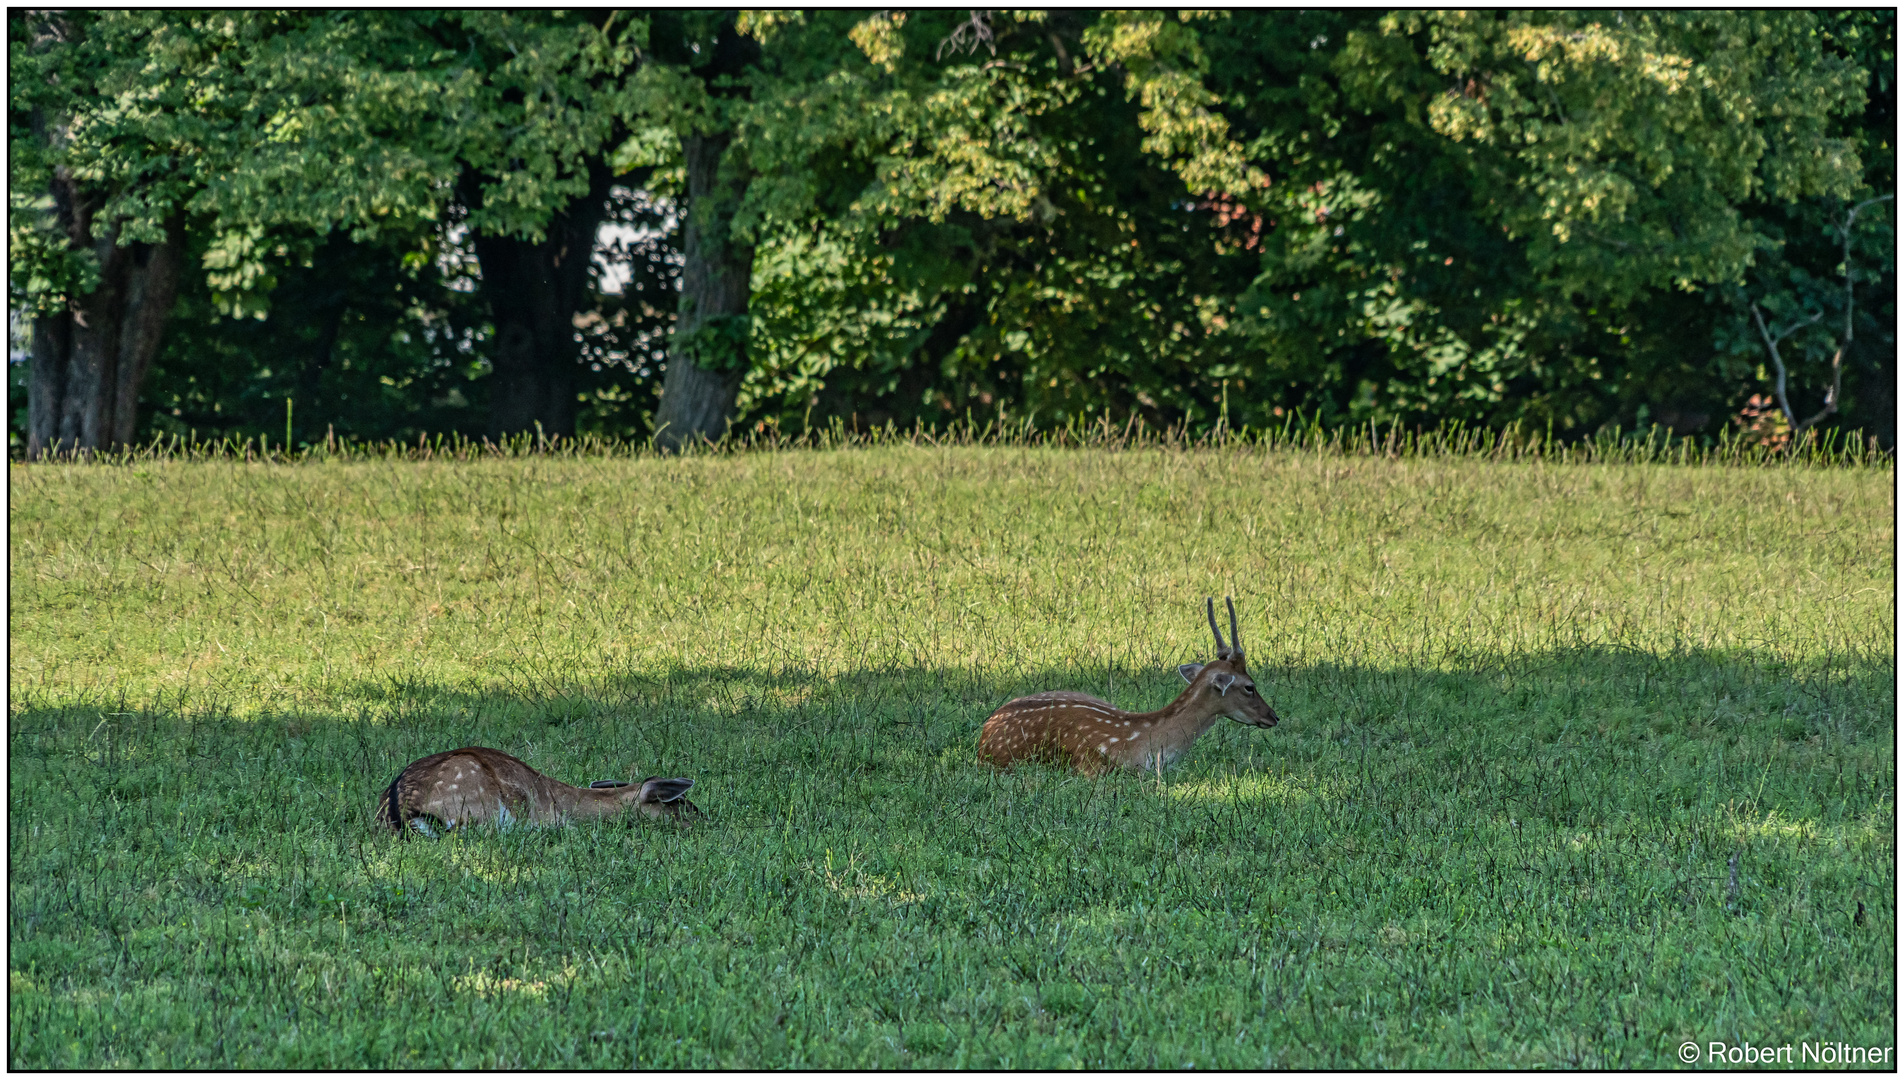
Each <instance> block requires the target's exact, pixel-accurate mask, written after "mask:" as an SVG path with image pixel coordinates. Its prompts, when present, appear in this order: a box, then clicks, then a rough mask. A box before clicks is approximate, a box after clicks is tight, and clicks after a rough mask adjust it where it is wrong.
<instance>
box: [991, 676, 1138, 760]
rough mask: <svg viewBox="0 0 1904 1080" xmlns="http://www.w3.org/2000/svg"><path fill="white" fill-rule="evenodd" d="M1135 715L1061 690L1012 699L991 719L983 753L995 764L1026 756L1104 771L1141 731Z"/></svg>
mask: <svg viewBox="0 0 1904 1080" xmlns="http://www.w3.org/2000/svg"><path fill="white" fill-rule="evenodd" d="M1136 723H1137V721H1135V720H1134V714H1132V713H1128V712H1125V711H1124V710H1122V709H1120V708H1118V707H1117V706H1115V705H1112V704H1111V703H1110V702H1108V701H1105V700H1104V699H1102V698H1095V697H1092V696H1091V695H1089V694H1079V693H1073V692H1071V691H1066V690H1056V691H1051V692H1048V693H1043V694H1032V695H1030V696H1029V697H1021V698H1017V699H1015V700H1012V701H1008V702H1006V703H1005V704H1003V705H1000V706H999V707H998V710H997V711H996V712H994V713H992V715H991V717H990V718H989V719H987V720H986V721H985V727H984V729H983V730H982V731H981V732H980V733H979V739H978V755H979V757H980V758H981V759H982V760H985V761H990V762H991V763H992V764H994V765H1000V766H1004V765H1010V764H1012V763H1013V762H1015V761H1018V760H1020V759H1024V758H1032V759H1042V760H1047V761H1068V762H1070V763H1072V764H1073V765H1075V766H1076V767H1077V768H1079V769H1080V770H1082V771H1084V772H1087V773H1096V772H1100V771H1102V770H1103V769H1104V768H1105V767H1106V766H1108V765H1109V764H1110V763H1111V761H1110V757H1109V756H1107V755H1111V754H1112V753H1113V752H1114V750H1115V748H1116V747H1117V745H1118V744H1119V743H1121V742H1124V741H1126V740H1127V739H1129V738H1130V737H1131V735H1132V734H1133V733H1134V732H1135V731H1136V730H1137V728H1136V727H1135V726H1134V725H1135V724H1136Z"/></svg>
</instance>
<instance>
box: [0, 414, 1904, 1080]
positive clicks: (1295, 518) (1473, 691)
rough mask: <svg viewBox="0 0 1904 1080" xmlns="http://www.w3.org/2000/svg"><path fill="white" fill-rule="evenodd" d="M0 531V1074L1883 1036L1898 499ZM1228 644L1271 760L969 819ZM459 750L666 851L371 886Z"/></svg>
mask: <svg viewBox="0 0 1904 1080" xmlns="http://www.w3.org/2000/svg"><path fill="white" fill-rule="evenodd" d="M9 480H10V485H9V495H8V511H9V523H10V533H11V548H10V559H9V565H8V576H9V580H10V583H11V593H10V599H9V605H8V616H9V620H8V621H9V625H10V629H11V638H10V642H9V651H8V669H7V674H8V682H9V687H10V697H9V707H8V717H7V720H8V723H7V749H8V766H7V779H8V784H7V809H8V818H7V840H8V870H9V874H8V887H7V888H8V892H7V899H8V911H7V945H8V969H9V970H8V980H9V981H8V995H7V1015H8V1020H9V1025H8V1046H7V1050H8V1062H9V1064H10V1065H12V1066H14V1067H19V1068H29V1069H45V1068H61V1069H72V1068H80V1069H93V1068H135V1067H136V1068H203V1067H239V1068H299V1069H316V1068H326V1069H328V1068H391V1067H435V1068H460V1067H475V1066H487V1067H497V1066H501V1067H563V1068H594V1067H617V1068H626V1067H630V1066H639V1067H643V1068H647V1067H656V1068H698V1067H807V1068H842V1067H843V1068H890V1067H915V1066H916V1067H987V1068H1025V1067H1030V1068H1042V1067H1068V1066H1076V1067H1112V1068H1128V1067H1138V1068H1179V1067H1183V1066H1188V1065H1193V1066H1195V1067H1197V1068H1262V1067H1271V1068H1322V1069H1339V1068H1417V1069H1420V1068H1450V1067H1458V1068H1526V1067H1610V1068H1641V1069H1652V1068H1677V1067H1679V1059H1678V1057H1677V1055H1676V1051H1677V1048H1678V1047H1679V1045H1680V1044H1681V1043H1682V1042H1684V1041H1686V1040H1696V1041H1697V1042H1699V1043H1700V1044H1701V1045H1702V1046H1703V1045H1705V1044H1706V1043H1707V1042H1709V1041H1723V1042H1726V1043H1728V1044H1742V1043H1752V1044H1755V1045H1766V1044H1773V1045H1776V1044H1781V1043H1792V1044H1798V1043H1800V1042H1801V1041H1812V1042H1840V1041H1841V1042H1844V1043H1864V1044H1873V1043H1875V1044H1881V1045H1886V1046H1888V1045H1890V1044H1891V1042H1892V1040H1893V1038H1894V1031H1895V1025H1896V1016H1897V1002H1896V997H1895V986H1896V966H1897V953H1896V941H1897V930H1896V913H1897V897H1896V892H1895V881H1896V845H1897V832H1896V821H1897V818H1896V805H1897V804H1896V792H1897V762H1896V723H1895V719H1896V717H1895V713H1896V696H1895V682H1894V680H1895V674H1896V651H1895V637H1896V607H1895V603H1896V590H1895V576H1894V575H1895V566H1894V563H1893V550H1894V520H1895V518H1894V515H1895V511H1896V507H1895V502H1894V484H1895V472H1894V469H1893V467H1892V465H1891V464H1890V463H1889V462H1883V461H1880V462H1878V463H1876V464H1870V463H1867V464H1863V465H1852V466H1845V467H1807V466H1803V465H1765V466H1756V467H1736V466H1720V465H1710V464H1708V465H1679V464H1662V463H1641V462H1638V461H1628V462H1626V463H1619V462H1611V461H1603V462H1600V463H1584V464H1582V463H1572V464H1565V463H1559V462H1555V461H1544V460H1518V461H1512V460H1492V459H1490V458H1488V457H1486V456H1484V455H1473V454H1469V455H1459V454H1457V455H1435V454H1416V455H1412V456H1402V457H1398V458H1390V457H1383V456H1377V455H1369V454H1359V455H1358V454H1349V453H1342V452H1328V451H1322V450H1316V451H1313V452H1306V451H1299V450H1291V449H1281V450H1276V449H1260V448H1259V449H1254V450H1252V449H1250V448H1247V447H1244V448H1231V449H1228V450H1220V451H1219V450H1207V449H1206V450H1194V449H1184V448H1181V447H1179V448H1170V447H1163V446H1159V447H1152V448H1149V449H1125V450H1121V451H1119V450H1107V449H1078V448H1072V449H1064V448H1059V447H1053V446H1046V447H1036V446H1011V445H992V446H982V445H981V446H935V445H931V444H929V443H923V442H914V443H905V442H901V443H898V444H892V445H884V446H872V447H859V448H850V449H834V450H816V449H802V450H786V451H776V450H770V449H763V450H757V451H754V452H749V453H738V454H702V455H690V456H686V457H680V458H661V457H655V456H652V455H639V456H625V455H624V456H601V455H597V456H587V455H583V456H561V455H554V456H518V457H491V458H484V459H481V460H474V461H447V460H430V461H425V460H396V459H382V460H380V459H374V458H357V459H352V460H342V459H332V460H327V461H321V460H317V459H315V458H313V459H310V460H306V461H304V462H302V463H299V464H262V463H258V462H244V461H240V460H229V459H227V460H209V461H203V460H201V461H192V460H182V459H165V458H154V459H149V460H138V461H133V462H131V463H128V464H120V465H109V466H108V465H72V464H46V465H32V466H24V465H13V466H11V467H10V468H9ZM1226 593H1227V594H1233V595H1234V596H1235V597H1236V598H1237V606H1238V608H1239V611H1240V614H1241V618H1242V627H1243V633H1242V637H1243V643H1244V645H1245V647H1246V649H1247V653H1248V656H1249V658H1250V664H1251V669H1252V671H1253V673H1254V674H1255V676H1256V678H1257V680H1258V682H1259V683H1260V684H1262V685H1263V687H1264V689H1265V692H1266V695H1267V696H1268V697H1269V699H1270V701H1271V702H1272V704H1273V705H1274V706H1275V707H1276V709H1277V710H1278V712H1279V713H1280V714H1281V715H1282V717H1283V723H1282V725H1281V726H1280V727H1277V728H1275V729H1274V730H1269V731H1261V730H1253V729H1247V728H1244V727H1241V726H1238V725H1233V724H1228V723H1224V724H1221V725H1219V726H1218V727H1216V728H1214V729H1212V731H1211V732H1210V733H1209V734H1208V735H1206V736H1205V737H1204V738H1203V739H1202V740H1201V741H1200V742H1198V744H1197V745H1196V746H1195V747H1194V748H1193V749H1192V750H1191V751H1190V752H1189V753H1188V754H1187V755H1186V756H1185V757H1184V759H1183V760H1182V761H1181V762H1179V763H1178V765H1177V766H1176V767H1175V768H1174V769H1173V770H1171V771H1169V772H1167V773H1165V774H1164V775H1163V776H1162V777H1161V778H1159V777H1156V776H1154V775H1153V776H1148V777H1139V776H1113V777H1108V778H1105V779H1101V780H1087V779H1081V778H1077V777H1074V776H1071V775H1069V774H1067V773H1064V772H1061V771H1058V770H1056V769H1052V768H1045V767H1040V766H1032V767H1026V768H1022V769H1020V770H1018V771H1015V772H1012V773H999V772H995V771H993V770H992V769H990V768H988V767H984V766H981V765H979V764H977V762H976V761H975V758H974V748H975V745H976V739H977V735H978V730H979V726H980V724H981V723H982V722H983V720H984V719H985V717H986V716H987V715H988V714H989V713H990V712H991V710H992V709H994V708H995V707H997V706H998V705H999V704H1001V703H1003V702H1004V701H1006V700H1007V699H1009V698H1012V697H1014V696H1018V695H1020V694H1024V693H1029V692H1032V691H1036V690H1042V689H1075V690H1084V691H1088V692H1092V693H1096V694H1099V695H1101V696H1104V697H1107V698H1109V699H1111V700H1112V701H1114V702H1116V703H1118V704H1119V705H1122V706H1124V707H1126V708H1131V709H1149V708H1155V707H1158V706H1160V705H1161V704H1163V703H1164V702H1166V701H1168V700H1169V699H1170V698H1171V697H1173V696H1174V695H1175V694H1176V693H1177V690H1178V688H1179V687H1180V685H1181V683H1180V682H1179V681H1178V678H1177V676H1176V673H1175V670H1174V668H1175V666H1176V665H1177V664H1178V663H1180V662H1184V661H1187V660H1193V659H1196V658H1197V657H1198V656H1199V655H1203V656H1207V655H1208V654H1209V653H1210V652H1211V650H1212V645H1211V642H1210V639H1209V632H1208V629H1207V628H1206V626H1205V624H1204V622H1203V598H1204V597H1205V596H1206V595H1212V594H1214V595H1216V596H1217V597H1219V598H1221V597H1222V596H1223V595H1224V594H1226ZM469 744H479V745H487V746H493V747H496V748H498V749H501V750H504V751H506V752H508V753H511V754H514V755H516V756H518V757H521V758H523V759H524V760H525V761H527V762H529V763H530V764H531V765H533V766H535V767H536V768H538V769H541V770H543V771H544V772H547V773H549V774H551V775H554V776H556V777H558V778H560V779H564V780H567V781H570V782H572V783H585V782H587V781H588V780H591V779H596V778H601V777H614V776H621V777H626V776H629V775H631V774H632V775H633V776H635V777H640V776H644V775H648V774H652V773H661V774H664V775H677V774H684V775H688V776H691V777H693V778H694V779H695V780H696V782H697V786H696V787H695V789H694V798H695V800H696V801H697V802H698V803H699V804H700V805H701V806H702V807H703V808H704V809H705V810H707V811H708V813H709V820H707V821H706V822H705V823H703V824H701V825H698V826H695V827H692V828H687V829H681V828H676V827H672V826H668V825H663V824H656V823H646V822H614V823H608V824H600V825H587V826H578V827H570V828H565V829H535V828H516V829H512V830H509V831H504V832H494V831H487V832H484V831H470V832H466V833H464V834H459V835H452V836H451V837H449V838H447V839H444V840H440V841H430V840H425V839H422V838H420V837H419V838H415V839H410V840H406V841H403V842H398V841H396V840H394V839H393V838H392V837H391V836H390V835H389V834H387V833H383V832H379V831H377V830H376V829H374V828H373V823H372V820H371V814H372V809H373V806H374V804H375V802H376V799H377V795H378V793H379V792H380V790H381V789H382V788H383V787H384V786H385V785H387V784H388V783H389V782H390V780H391V778H392V777H393V776H394V775H395V774H396V772H397V771H398V769H399V768H400V767H401V766H403V765H404V764H405V763H407V762H409V761H411V760H413V759H415V758H417V757H420V756H422V755H425V754H428V753H432V752H434V751H439V750H444V749H449V748H453V747H457V746H464V745H469ZM1892 1060H1893V1061H1895V1060H1896V1059H1895V1057H1893V1058H1892Z"/></svg>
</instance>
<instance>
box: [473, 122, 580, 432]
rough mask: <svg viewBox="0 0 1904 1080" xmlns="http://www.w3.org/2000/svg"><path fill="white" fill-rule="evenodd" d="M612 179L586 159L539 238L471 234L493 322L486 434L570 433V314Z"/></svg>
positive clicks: (574, 346) (573, 359) (573, 352)
mask: <svg viewBox="0 0 1904 1080" xmlns="http://www.w3.org/2000/svg"><path fill="white" fill-rule="evenodd" d="M471 181H472V182H473V178H471ZM614 181H615V176H614V173H613V171H612V170H610V169H609V167H608V163H607V162H606V161H605V160H602V159H596V160H594V161H591V162H590V164H589V189H588V194H587V195H584V196H582V197H581V198H579V199H577V200H575V201H574V202H572V203H570V204H569V206H568V208H567V209H566V210H564V211H563V212H561V213H560V214H557V215H555V216H554V217H553V218H551V219H550V221H549V226H548V229H547V232H546V235H545V237H544V239H543V240H542V241H541V242H539V243H537V242H531V241H529V240H523V239H520V238H516V237H506V236H484V235H478V236H476V238H475V244H476V260H477V262H478V264H480V265H481V267H482V290H483V294H484V296H485V297H486V298H487V299H488V301H489V310H490V314H491V316H492V317H493V318H494V320H495V323H496V338H495V342H494V344H493V345H492V346H491V347H490V361H491V362H492V363H493V364H494V365H495V374H494V375H493V376H492V377H491V386H490V411H489V433H490V435H491V437H493V438H497V439H501V438H505V437H507V436H510V435H515V434H518V433H521V432H534V431H535V430H536V427H537V425H538V424H540V425H541V430H542V433H543V434H544V435H559V436H563V437H573V436H574V434H575V382H576V378H575V369H576V364H577V362H578V360H577V358H578V357H579V356H580V353H581V344H580V342H578V341H576V339H575V338H576V333H575V313H576V312H577V311H580V310H581V309H582V307H583V305H584V304H585V303H586V301H587V299H588V269H589V260H590V258H591V256H593V254H594V252H595V234H596V232H597V230H599V229H600V228H601V224H602V222H603V220H605V219H606V217H607V214H608V192H609V189H610V188H611V187H613V186H614Z"/></svg>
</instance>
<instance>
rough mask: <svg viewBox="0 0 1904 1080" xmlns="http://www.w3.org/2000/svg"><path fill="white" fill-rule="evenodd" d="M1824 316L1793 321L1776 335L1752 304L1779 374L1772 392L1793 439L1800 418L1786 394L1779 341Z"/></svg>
mask: <svg viewBox="0 0 1904 1080" xmlns="http://www.w3.org/2000/svg"><path fill="white" fill-rule="evenodd" d="M1824 317H1825V313H1824V312H1822V311H1821V312H1819V313H1818V314H1816V315H1813V316H1812V317H1811V318H1809V319H1806V320H1805V321H1804V322H1797V323H1793V324H1792V325H1790V326H1788V327H1786V328H1785V330H1784V332H1782V333H1780V334H1778V335H1777V336H1776V337H1774V336H1773V335H1772V332H1771V331H1769V330H1767V329H1766V328H1765V316H1763V315H1760V314H1759V306H1758V305H1757V304H1753V305H1752V321H1753V322H1756V323H1758V324H1759V336H1760V337H1762V338H1764V339H1765V349H1766V351H1767V352H1770V353H1771V354H1772V370H1773V371H1774V372H1776V373H1777V376H1778V377H1777V379H1775V380H1774V381H1773V383H1772V394H1773V396H1775V397H1777V398H1778V408H1779V411H1780V412H1782V413H1784V414H1785V422H1786V423H1787V424H1790V425H1791V426H1792V438H1793V439H1796V438H1797V437H1798V418H1797V417H1796V416H1794V415H1792V403H1791V399H1789V398H1787V397H1786V396H1785V359H1784V357H1782V356H1780V355H1779V354H1778V343H1779V342H1781V341H1784V340H1785V339H1786V338H1788V337H1791V336H1792V335H1793V334H1795V333H1797V332H1798V331H1800V330H1803V329H1804V328H1805V327H1807V326H1810V325H1811V324H1813V323H1815V322H1817V321H1818V320H1820V319H1822V318H1824ZM1834 407H1835V406H1834Z"/></svg>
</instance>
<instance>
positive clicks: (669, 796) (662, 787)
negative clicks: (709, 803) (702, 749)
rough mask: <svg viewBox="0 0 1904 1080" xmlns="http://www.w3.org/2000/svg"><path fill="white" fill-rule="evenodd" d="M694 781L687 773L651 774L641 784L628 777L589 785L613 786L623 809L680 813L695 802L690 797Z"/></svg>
mask: <svg viewBox="0 0 1904 1080" xmlns="http://www.w3.org/2000/svg"><path fill="white" fill-rule="evenodd" d="M693 786H694V781H692V780H689V779H688V778H687V777H685V776H677V777H673V778H667V777H660V776H650V777H649V778H647V779H646V780H643V781H642V782H641V783H639V784H631V783H628V782H627V781H626V780H597V781H595V782H594V783H592V784H590V785H589V787H591V788H594V789H595V790H597V791H600V790H602V789H612V790H613V791H614V793H615V801H616V802H618V803H620V804H621V806H622V809H623V810H639V811H640V812H642V813H644V814H646V815H648V816H649V817H679V816H680V815H681V814H682V812H683V811H684V810H688V809H689V808H690V807H692V806H693V805H694V804H693V803H690V802H688V801H687V793H688V789H689V788H691V787H693Z"/></svg>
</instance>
